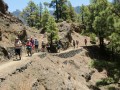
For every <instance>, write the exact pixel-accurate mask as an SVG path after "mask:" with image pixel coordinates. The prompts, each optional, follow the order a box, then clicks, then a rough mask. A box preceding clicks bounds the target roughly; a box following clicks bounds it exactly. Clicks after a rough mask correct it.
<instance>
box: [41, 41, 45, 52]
mask: <svg viewBox="0 0 120 90" xmlns="http://www.w3.org/2000/svg"><path fill="white" fill-rule="evenodd" d="M41 46H42V50H41V51H42V52H44V51H45V43H44V41H43V40H42V45H41Z"/></svg>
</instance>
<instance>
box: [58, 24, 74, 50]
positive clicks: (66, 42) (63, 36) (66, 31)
mask: <svg viewBox="0 0 120 90" xmlns="http://www.w3.org/2000/svg"><path fill="white" fill-rule="evenodd" d="M70 27H71V26H70V24H69V23H66V22H62V23H59V24H58V28H59V38H60V41H61V43H62V48H63V49H67V48H68V47H69V46H70V43H71V41H72V36H71V33H72V32H71V29H70Z"/></svg>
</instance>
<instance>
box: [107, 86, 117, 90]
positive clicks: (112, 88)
mask: <svg viewBox="0 0 120 90" xmlns="http://www.w3.org/2000/svg"><path fill="white" fill-rule="evenodd" d="M108 90H116V88H115V87H108Z"/></svg>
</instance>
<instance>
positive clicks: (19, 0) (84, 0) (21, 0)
mask: <svg viewBox="0 0 120 90" xmlns="http://www.w3.org/2000/svg"><path fill="white" fill-rule="evenodd" d="M4 1H5V2H6V3H7V4H8V6H9V11H10V12H13V11H15V10H16V9H19V10H20V11H22V10H23V9H24V8H25V7H26V6H27V4H28V2H29V1H30V0H4ZM33 1H34V2H35V3H36V4H39V3H40V2H41V3H43V2H50V1H51V0H33ZM69 1H70V2H71V3H72V5H73V7H75V6H81V5H82V4H83V5H88V4H89V1H90V0H69ZM109 1H112V0H109Z"/></svg>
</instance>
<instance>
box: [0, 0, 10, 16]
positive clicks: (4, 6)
mask: <svg viewBox="0 0 120 90" xmlns="http://www.w3.org/2000/svg"><path fill="white" fill-rule="evenodd" d="M0 11H1V12H2V13H3V14H6V12H7V11H8V5H7V3H5V2H4V1H3V0H0Z"/></svg>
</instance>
